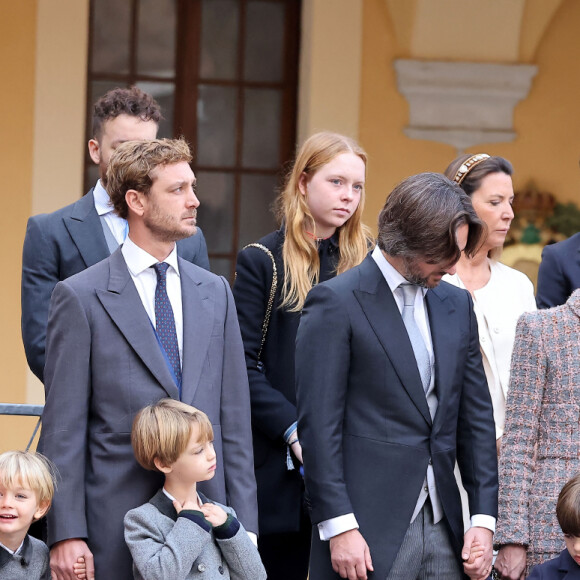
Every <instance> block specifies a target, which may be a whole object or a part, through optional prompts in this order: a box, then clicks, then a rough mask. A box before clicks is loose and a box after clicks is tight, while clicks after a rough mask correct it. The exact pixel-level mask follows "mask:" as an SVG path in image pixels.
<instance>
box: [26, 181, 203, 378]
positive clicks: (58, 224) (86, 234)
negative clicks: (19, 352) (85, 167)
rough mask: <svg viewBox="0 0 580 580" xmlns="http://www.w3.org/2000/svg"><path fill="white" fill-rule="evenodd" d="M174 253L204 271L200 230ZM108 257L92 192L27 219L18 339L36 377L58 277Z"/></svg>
mask: <svg viewBox="0 0 580 580" xmlns="http://www.w3.org/2000/svg"><path fill="white" fill-rule="evenodd" d="M177 252H178V254H179V255H180V256H181V257H182V258H183V259H184V260H187V261H188V262H192V263H193V264H197V265H198V266H201V267H202V268H205V269H206V270H209V260H208V257H207V247H206V244H205V239H204V237H203V233H202V232H201V230H198V231H197V233H196V234H195V235H194V236H192V237H191V238H187V239H185V240H180V241H179V242H177ZM108 256H109V248H108V247H107V242H106V241H105V234H104V233H103V226H102V225H101V220H100V218H99V215H98V214H97V210H96V209H95V203H94V198H93V190H92V189H91V190H90V191H89V192H88V193H87V194H86V195H85V196H84V197H82V198H81V199H79V200H78V201H76V202H75V203H73V204H71V205H68V206H66V207H64V208H62V209H59V210H58V211H55V212H53V213H50V214H41V215H37V216H33V217H31V218H30V219H29V220H28V225H27V227H26V236H25V238H24V247H23V252H22V299H21V302H22V340H23V342H24V350H25V352H26V359H27V360H28V365H29V366H30V369H31V370H32V372H33V373H34V374H35V375H36V376H37V377H38V378H39V379H40V380H41V381H42V380H43V374H44V362H45V342H46V324H47V320H48V307H49V305H50V295H51V294H52V291H53V290H54V287H55V286H56V284H57V283H58V282H60V281H61V280H65V279H66V278H69V277H70V276H73V275H74V274H78V273H79V272H82V271H83V270H85V269H86V268H88V267H89V266H92V265H94V264H97V263H98V262H100V261H101V260H104V259H105V258H107V257H108Z"/></svg>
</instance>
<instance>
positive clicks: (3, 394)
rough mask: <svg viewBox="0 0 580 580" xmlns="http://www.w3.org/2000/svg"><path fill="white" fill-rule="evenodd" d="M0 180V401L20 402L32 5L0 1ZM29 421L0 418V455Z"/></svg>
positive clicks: (17, 442) (20, 437)
mask: <svg viewBox="0 0 580 580" xmlns="http://www.w3.org/2000/svg"><path fill="white" fill-rule="evenodd" d="M0 13H1V14H2V18H0V70H2V73H3V74H2V76H3V87H2V91H0V110H1V111H3V113H2V122H1V127H2V128H1V130H0V175H1V176H2V186H1V187H2V190H1V191H2V194H1V195H2V198H1V199H2V206H3V211H2V212H0V247H1V248H2V270H3V275H2V292H1V295H2V300H0V313H1V314H0V319H1V320H2V332H1V333H0V369H2V371H1V373H0V402H5V403H23V402H25V397H26V361H25V358H24V350H23V348H22V344H21V341H20V310H19V308H18V305H19V304H20V270H21V253H22V239H23V225H24V224H26V219H27V218H28V215H29V214H30V210H31V207H32V197H31V188H32V151H33V133H34V116H33V112H34V59H35V47H36V43H35V36H36V2H35V1H33V0H27V1H26V2H14V0H0ZM34 422H35V421H34V419H32V418H20V417H6V416H0V451H5V450H7V449H11V448H22V447H23V446H25V445H26V443H27V441H28V437H27V436H28V434H29V433H32V429H33V427H34Z"/></svg>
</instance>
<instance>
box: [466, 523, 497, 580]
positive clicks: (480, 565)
mask: <svg viewBox="0 0 580 580" xmlns="http://www.w3.org/2000/svg"><path fill="white" fill-rule="evenodd" d="M492 540H493V533H492V531H491V530H488V529H487V528H478V527H473V528H469V530H467V532H465V536H464V541H463V549H462V550H461V557H462V558H463V571H464V572H465V573H466V574H467V575H468V576H469V577H470V578H471V579H472V580H485V579H486V578H488V577H489V575H490V573H491V559H492V556H493V550H492Z"/></svg>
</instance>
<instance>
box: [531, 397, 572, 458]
mask: <svg viewBox="0 0 580 580" xmlns="http://www.w3.org/2000/svg"><path fill="white" fill-rule="evenodd" d="M578 416H579V412H578V405H576V404H568V403H548V404H544V405H543V406H542V414H541V415H540V425H539V445H538V458H542V457H545V458H548V457H551V458H560V459H576V458H577V457H578Z"/></svg>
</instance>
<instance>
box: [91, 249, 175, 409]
mask: <svg viewBox="0 0 580 580" xmlns="http://www.w3.org/2000/svg"><path fill="white" fill-rule="evenodd" d="M109 272H110V274H109V286H108V288H107V290H97V297H98V298H99V300H100V301H101V304H102V305H103V308H104V309H105V310H106V311H107V313H108V314H109V316H110V317H111V320H112V321H113V322H114V323H115V325H116V326H117V328H118V329H119V331H120V332H121V333H122V334H123V336H124V337H125V338H126V340H127V342H128V343H129V344H130V345H131V347H132V348H133V350H134V351H135V352H136V353H137V356H139V358H140V359H141V360H142V361H143V364H144V365H145V366H146V367H147V368H148V369H149V370H150V371H151V373H152V374H153V376H154V377H155V378H156V379H157V381H158V382H159V384H160V386H161V387H162V388H163V389H164V390H165V391H166V392H167V395H168V396H169V397H172V398H174V399H178V398H179V392H178V390H177V385H176V384H175V381H174V380H173V377H172V376H171V373H170V372H169V369H168V368H167V364H166V363H165V359H164V358H163V354H162V353H161V349H160V348H159V344H158V343H157V339H156V338H155V333H154V332H153V328H152V326H151V321H150V320H149V316H147V312H145V308H143V303H142V302H141V297H140V296H139V293H138V292H137V288H135V284H134V283H133V280H132V279H131V275H130V274H129V270H128V269H127V265H126V264H125V260H124V258H123V254H122V253H121V250H120V249H119V250H117V251H116V252H114V253H113V254H112V255H111V257H110V259H109Z"/></svg>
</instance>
